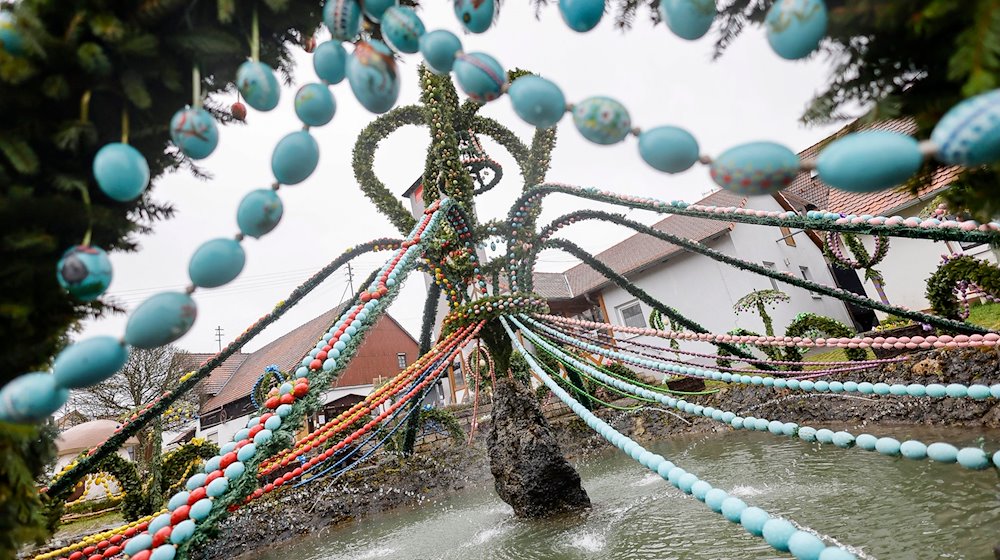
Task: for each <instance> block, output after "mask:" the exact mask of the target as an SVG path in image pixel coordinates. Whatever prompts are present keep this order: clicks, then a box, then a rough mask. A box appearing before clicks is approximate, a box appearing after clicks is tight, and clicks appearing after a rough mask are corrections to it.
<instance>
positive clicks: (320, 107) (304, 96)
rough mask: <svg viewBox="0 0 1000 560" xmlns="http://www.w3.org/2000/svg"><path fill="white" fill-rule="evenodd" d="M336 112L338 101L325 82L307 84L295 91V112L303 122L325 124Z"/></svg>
mask: <svg viewBox="0 0 1000 560" xmlns="http://www.w3.org/2000/svg"><path fill="white" fill-rule="evenodd" d="M336 112H337V102H336V101H335V100H334V99H333V94H332V93H331V92H330V88H328V87H326V86H325V85H323V84H306V85H304V86H302V87H301V88H299V91H298V92H296V93H295V114H296V115H298V117H299V120H300V121H302V123H303V124H306V125H309V126H323V125H324V124H326V123H328V122H330V121H331V120H333V115H334V113H336Z"/></svg>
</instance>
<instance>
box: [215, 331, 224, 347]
mask: <svg viewBox="0 0 1000 560" xmlns="http://www.w3.org/2000/svg"><path fill="white" fill-rule="evenodd" d="M215 341H216V342H218V343H219V352H222V325H219V326H217V327H215Z"/></svg>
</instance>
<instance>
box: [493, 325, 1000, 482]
mask: <svg viewBox="0 0 1000 560" xmlns="http://www.w3.org/2000/svg"><path fill="white" fill-rule="evenodd" d="M510 320H511V322H513V323H514V325H515V326H517V327H518V329H519V330H520V332H522V333H524V335H525V336H526V337H527V338H528V339H529V340H531V341H532V343H535V344H538V345H539V346H541V347H542V348H543V349H544V350H545V351H547V352H550V353H553V354H555V355H557V357H559V358H560V359H561V360H566V361H567V362H568V363H570V364H571V365H573V367H574V368H576V369H579V370H583V371H585V372H587V373H588V375H590V376H593V377H596V378H598V379H600V380H602V381H604V382H606V383H610V384H612V385H613V386H615V387H618V388H620V389H622V390H624V391H627V392H629V393H632V394H634V395H637V396H640V397H643V398H647V399H654V400H656V401H658V402H660V403H661V404H664V405H666V406H669V407H671V408H674V409H677V410H679V411H681V412H686V413H689V414H694V415H695V416H704V417H705V418H709V419H711V420H715V421H717V422H722V423H724V424H728V425H730V426H732V427H733V428H736V429H741V428H742V429H747V430H756V431H761V432H763V431H767V432H770V433H771V434H773V435H777V436H792V437H794V436H798V438H799V439H801V440H802V441H806V442H814V441H818V442H820V443H826V444H830V443H832V444H834V445H836V446H837V447H841V448H844V449H849V448H851V447H854V446H855V445H857V446H858V447H860V448H862V449H865V450H868V451H878V452H879V453H881V454H883V455H886V456H890V457H895V456H903V457H905V458H907V459H912V460H920V459H926V458H930V459H931V460H932V461H936V462H940V463H958V464H959V465H961V466H963V467H965V468H967V469H970V470H984V469H986V468H988V467H990V465H991V460H990V455H989V454H988V453H987V452H986V451H984V450H982V449H980V448H978V447H966V448H963V449H961V450H959V449H958V448H956V447H955V446H953V445H951V444H949V443H944V442H937V443H932V444H930V445H927V444H925V443H923V442H921V441H918V440H908V441H905V442H903V443H900V442H899V441H898V440H896V439H894V438H891V437H875V436H873V435H871V434H860V435H858V436H855V435H854V434H852V433H850V432H848V431H840V432H836V433H834V432H833V431H831V430H828V429H825V428H823V429H820V430H817V429H816V428H813V427H811V426H801V427H800V426H799V425H798V424H796V423H794V422H782V421H780V420H770V421H769V420H767V419H765V418H754V417H752V416H748V417H746V418H743V417H741V416H739V415H737V414H735V413H733V412H729V411H726V410H722V409H717V408H714V407H710V406H708V407H707V406H703V405H697V404H694V403H689V402H686V401H684V400H683V399H681V400H678V399H675V398H673V397H671V396H669V395H663V394H661V393H657V392H655V391H649V390H647V389H643V388H642V387H637V386H635V385H633V384H631V383H628V382H627V381H623V380H618V379H615V378H613V377H610V376H608V375H606V374H604V373H603V372H600V371H598V370H597V369H595V368H593V367H591V366H590V365H589V364H585V363H582V362H580V361H578V360H576V359H574V358H572V357H571V356H569V355H568V354H566V353H565V352H563V351H561V350H559V348H558V347H556V346H555V345H553V344H551V341H547V340H545V339H543V338H541V337H540V336H538V335H537V334H535V333H534V332H532V331H531V330H529V329H528V328H526V327H525V326H524V325H523V324H521V322H520V321H518V320H517V319H515V318H511V319H510ZM525 320H526V321H527V322H529V323H533V324H535V325H536V326H539V327H542V328H543V329H544V328H545V327H544V325H541V324H539V323H537V322H535V321H532V320H531V319H530V318H527V317H526V318H525ZM546 330H548V329H546ZM550 333H551V334H553V335H554V336H555V337H556V338H557V339H559V340H560V341H561V342H564V343H567V344H570V345H573V346H576V347H578V348H580V347H583V348H585V349H586V350H588V351H593V350H592V345H587V344H580V342H579V341H577V340H576V339H574V338H573V337H571V336H569V335H566V334H563V333H558V334H556V333H555V332H552V331H550ZM593 348H597V347H596V346H594V347H593ZM598 353H600V354H601V355H605V356H610V357H613V358H616V359H620V360H622V361H625V362H627V363H631V364H635V365H641V366H643V367H648V368H652V369H658V370H661V371H662V370H664V369H666V368H664V367H662V366H663V365H664V364H662V363H659V362H655V361H653V360H647V359H642V358H636V357H633V356H630V355H627V354H622V353H620V352H613V351H607V352H605V351H604V350H603V349H602V350H601V351H599V352H598ZM714 373H716V374H717V373H718V372H714ZM730 377H731V378H732V379H731V380H732V381H736V378H739V377H741V376H738V375H733V376H730ZM742 377H747V376H742ZM711 378H712V379H718V380H721V381H725V382H729V381H728V380H727V374H722V375H721V376H719V375H713V376H711ZM768 379H771V380H772V383H771V384H767V383H763V384H762V383H759V382H757V383H754V384H755V385H763V386H765V387H774V388H776V389H783V388H789V389H795V388H799V387H798V385H800V384H802V385H804V384H806V383H810V384H812V382H811V381H801V382H798V380H795V379H790V380H785V379H773V378H768ZM775 381H782V382H784V383H782V384H781V385H780V386H779V385H777V384H775V383H774V382H775ZM819 383H826V382H823V381H817V382H816V384H817V385H818V384H819ZM832 383H839V382H836V381H834V382H831V385H832ZM847 383H853V382H844V383H842V384H841V385H842V386H843V385H847ZM792 384H794V385H796V386H795V387H792ZM854 385H858V384H857V383H854ZM868 385H871V384H870V383H869V384H868ZM882 385H884V384H882ZM916 385H918V384H913V385H911V386H916ZM998 387H1000V386H998ZM879 394H883V393H879ZM885 394H888V393H885ZM893 394H894V395H896V393H893ZM904 394H905V393H904ZM992 463H993V464H994V466H996V467H1000V451H997V452H995V453H993V461H992Z"/></svg>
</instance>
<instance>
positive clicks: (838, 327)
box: [785, 313, 868, 362]
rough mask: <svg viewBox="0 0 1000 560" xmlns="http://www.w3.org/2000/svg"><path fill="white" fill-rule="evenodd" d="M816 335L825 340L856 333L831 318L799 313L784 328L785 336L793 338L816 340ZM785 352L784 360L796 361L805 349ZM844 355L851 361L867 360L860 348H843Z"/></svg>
mask: <svg viewBox="0 0 1000 560" xmlns="http://www.w3.org/2000/svg"><path fill="white" fill-rule="evenodd" d="M817 334H820V335H823V336H824V337H826V338H831V337H838V338H845V337H852V336H855V335H857V332H855V331H854V329H852V328H850V327H848V326H847V325H845V324H844V323H841V322H840V321H838V320H836V319H833V318H832V317H824V316H822V315H817V314H815V313H799V314H798V315H796V316H795V319H793V320H792V322H791V323H789V324H788V326H787V327H785V336H791V337H793V338H794V337H796V336H801V337H807V336H808V337H811V338H816V335H817ZM785 350H786V351H785V359H787V360H796V361H797V360H801V359H802V356H803V355H804V354H805V350H806V349H804V348H796V347H788V348H786V349H785ZM844 353H845V354H847V359H848V360H851V361H855V362H860V361H863V360H866V359H868V353H867V352H865V350H864V349H862V348H845V349H844Z"/></svg>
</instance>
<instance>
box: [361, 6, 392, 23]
mask: <svg viewBox="0 0 1000 560" xmlns="http://www.w3.org/2000/svg"><path fill="white" fill-rule="evenodd" d="M395 5H397V0H365V2H364V5H363V6H361V9H362V10H364V12H365V15H366V16H368V17H369V18H370V19H371V20H372V21H374V22H375V23H378V22H379V20H381V19H382V14H384V13H385V11H386V10H388V9H389V8H391V7H392V6H395Z"/></svg>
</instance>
